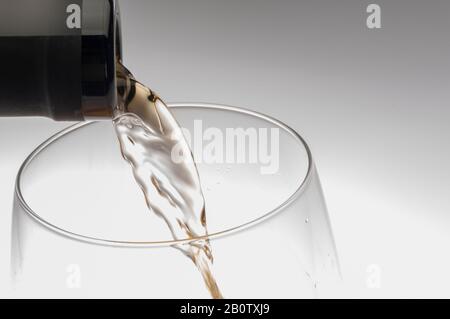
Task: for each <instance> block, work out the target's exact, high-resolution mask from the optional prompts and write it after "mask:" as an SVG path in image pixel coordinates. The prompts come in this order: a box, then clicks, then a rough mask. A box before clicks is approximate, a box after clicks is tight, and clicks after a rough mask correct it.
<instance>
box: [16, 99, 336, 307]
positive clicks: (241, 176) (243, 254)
mask: <svg viewBox="0 0 450 319" xmlns="http://www.w3.org/2000/svg"><path fill="white" fill-rule="evenodd" d="M170 107H171V110H172V112H173V114H174V116H175V118H176V119H177V121H178V122H179V124H180V126H181V127H182V128H183V131H184V134H185V136H186V139H187V140H188V141H189V143H190V144H191V150H192V153H193V155H194V158H195V161H196V163H197V168H198V172H199V176H200V180H201V185H202V189H203V193H204V197H205V202H206V216H207V227H208V237H207V239H208V240H209V241H210V244H211V247H212V254H213V257H214V269H213V270H214V275H215V277H216V280H217V282H218V284H219V287H220V289H221V291H222V293H223V295H224V297H225V298H314V297H324V296H330V294H333V293H335V292H336V289H339V288H338V287H339V284H340V275H339V266H338V260H337V254H336V249H335V244H334V240H333V236H332V232H331V227H330V222H329V219H328V213H327V209H326V205H325V201H324V197H323V194H322V191H321V186H320V182H319V178H318V175H317V171H316V168H315V165H314V162H313V159H312V156H311V152H310V150H309V147H308V146H307V144H306V143H305V141H304V140H303V139H302V138H301V137H300V136H299V135H298V134H297V133H296V132H295V131H293V130H292V129H291V128H289V127H288V126H286V125H285V124H283V123H281V122H279V121H277V120H275V119H273V118H270V117H268V116H265V115H262V114H259V113H255V112H252V111H249V110H245V109H241V108H235V107H229V106H222V105H211V104H189V103H184V104H174V105H170ZM204 239H205V238H194V239H185V240H178V241H174V240H173V239H172V237H171V235H170V232H169V231H168V229H167V227H166V225H165V224H164V223H163V222H162V220H161V219H159V218H157V217H156V216H155V215H154V214H151V213H150V212H149V211H148V208H147V206H146V204H145V201H144V198H143V195H142V193H141V191H140V190H139V187H138V186H137V184H136V183H135V181H134V180H133V176H132V173H131V170H130V167H129V165H128V164H127V163H126V162H125V161H124V160H123V159H122V157H121V155H120V149H119V144H118V141H117V137H116V136H115V133H114V129H113V126H112V123H111V122H110V121H100V122H86V123H79V124H76V125H74V126H71V127H69V128H67V129H65V130H63V131H62V132H60V133H58V134H56V135H55V136H53V137H51V138H50V139H48V140H47V141H46V142H44V143H43V144H42V145H40V146H39V147H38V148H37V149H36V150H35V151H34V152H33V153H31V155H30V156H29V157H28V158H27V159H26V161H25V162H24V164H23V165H22V167H21V169H20V171H19V173H18V176H17V183H16V191H15V198H14V208H13V240H12V272H13V282H14V292H15V295H16V296H17V297H40V298H47V297H49V298H54V297H57V298H86V297H87V298H90V297H94V298H95V297H101V298H109V297H111V298H116V297H118V298H119V297H120V298H208V297H209V294H208V291H207V289H206V287H205V285H204V283H203V281H202V279H201V275H200V274H199V272H198V270H197V269H196V268H195V267H194V265H193V263H192V262H191V261H190V260H189V259H188V258H186V256H184V255H183V254H182V253H181V252H180V251H179V250H177V249H175V248H174V245H187V244H195V241H196V240H204Z"/></svg>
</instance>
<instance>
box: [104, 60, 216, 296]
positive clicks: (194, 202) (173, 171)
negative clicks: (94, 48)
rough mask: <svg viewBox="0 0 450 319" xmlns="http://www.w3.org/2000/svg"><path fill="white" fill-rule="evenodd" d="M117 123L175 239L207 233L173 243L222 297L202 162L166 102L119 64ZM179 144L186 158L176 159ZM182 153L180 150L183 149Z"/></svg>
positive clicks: (127, 153)
mask: <svg viewBox="0 0 450 319" xmlns="http://www.w3.org/2000/svg"><path fill="white" fill-rule="evenodd" d="M117 79H118V87H117V90H118V98H119V101H118V105H117V108H116V109H115V111H114V121H113V123H114V127H115V130H116V133H117V137H118V139H119V143H120V147H121V151H122V155H123V157H124V158H125V160H126V161H128V163H129V164H130V165H131V168H132V171H133V175H134V178H135V180H136V182H137V184H138V185H139V187H140V188H141V189H142V191H143V193H144V197H145V201H146V204H147V206H148V208H149V210H150V211H151V212H152V213H154V214H156V215H157V216H159V217H160V218H162V219H163V220H164V222H165V224H166V225H167V227H168V228H169V230H170V232H171V234H172V236H173V239H174V240H185V239H194V238H199V237H200V238H203V239H200V240H195V241H192V242H190V243H179V244H175V245H174V247H175V248H176V249H178V250H180V251H181V252H182V253H184V254H185V255H186V256H187V257H189V258H190V259H191V260H192V261H193V262H194V264H195V266H196V267H197V268H198V270H199V271H200V273H201V275H202V277H203V279H204V282H205V284H206V286H207V288H208V290H209V292H210V294H211V296H212V297H213V298H222V294H221V292H220V290H219V287H218V285H217V282H216V279H215V278H214V275H213V272H212V265H213V255H212V251H211V245H210V243H209V241H208V239H207V238H206V236H207V235H208V231H207V223H206V212H205V200H204V197H203V192H202V189H201V185H200V178H199V175H198V171H197V167H196V165H195V162H194V160H193V157H192V152H191V150H190V148H189V145H188V143H187V142H186V140H185V138H184V136H183V133H182V130H181V128H180V127H179V125H178V123H177V121H176V120H175V118H174V117H173V115H172V113H171V112H170V110H169V108H168V107H167V106H166V104H165V103H164V102H163V101H162V100H161V99H160V98H159V97H158V96H157V95H155V94H154V93H153V91H152V90H150V89H149V88H147V87H146V86H144V85H142V84H141V83H139V82H138V81H136V80H135V79H134V77H133V76H132V74H131V73H130V72H129V71H128V70H127V69H126V68H125V67H123V66H122V65H121V64H119V65H118V74H117ZM175 146H177V149H178V150H179V151H181V153H182V154H181V156H183V157H184V160H183V161H174V160H173V159H172V150H173V149H174V147H175ZM178 155H180V154H178Z"/></svg>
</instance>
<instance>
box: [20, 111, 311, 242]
mask: <svg viewBox="0 0 450 319" xmlns="http://www.w3.org/2000/svg"><path fill="white" fill-rule="evenodd" d="M168 107H169V108H171V109H182V108H197V109H212V110H225V111H230V112H235V113H240V114H246V115H250V116H253V117H256V118H258V119H261V120H264V121H267V122H269V123H272V124H274V125H276V126H278V127H280V128H281V129H283V130H284V131H285V132H287V133H289V135H291V137H293V138H294V139H295V140H296V141H297V142H299V144H301V145H302V146H303V147H304V148H305V151H306V154H307V157H308V163H307V165H308V167H307V171H306V175H305V177H304V178H303V180H302V181H301V183H300V184H299V186H298V187H297V189H296V190H295V191H294V192H293V193H292V194H291V195H290V196H289V197H288V198H287V199H286V200H285V201H284V202H282V203H281V204H279V205H278V206H277V207H276V208H274V209H272V210H270V211H268V212H266V213H264V214H263V215H261V216H259V217H257V218H254V219H252V220H250V221H248V222H245V223H243V224H240V225H238V226H233V227H229V228H227V229H225V230H220V231H216V232H214V233H211V234H207V235H204V236H199V237H193V238H186V239H181V240H163V241H150V242H146V241H115V240H108V239H102V238H95V237H90V236H85V235H81V234H78V233H74V232H71V231H69V230H67V229H64V228H61V227H58V226H57V225H54V224H52V223H50V222H48V221H47V220H45V218H43V217H41V216H40V215H39V214H38V213H37V212H35V211H34V210H33V209H32V208H31V207H30V206H29V205H28V204H27V201H26V200H25V198H24V196H23V194H22V191H21V182H22V175H23V172H24V171H25V170H26V169H27V167H28V165H29V164H30V163H31V162H32V161H33V160H34V159H35V157H36V156H37V155H38V154H39V153H41V152H43V151H45V149H46V148H47V147H48V146H50V145H52V144H53V143H54V142H55V141H57V140H58V139H60V138H61V137H63V136H65V135H68V134H70V133H72V132H73V131H76V130H78V129H81V128H82V127H85V126H88V125H93V124H95V123H97V122H99V121H85V122H79V123H76V124H73V125H71V126H69V127H67V128H65V129H63V130H61V131H59V132H58V133H56V134H54V135H52V136H51V137H49V138H48V139H47V140H45V141H44V142H43V143H41V144H40V145H39V146H38V147H36V148H35V149H34V151H33V152H31V154H30V155H28V157H27V158H26V159H25V160H24V162H23V163H22V165H21V166H20V168H19V171H18V173H17V177H16V184H15V190H14V192H15V195H16V196H17V198H18V200H19V203H20V206H21V207H22V208H23V209H24V210H25V212H26V213H27V214H28V215H29V216H30V217H32V219H34V220H35V221H36V222H38V223H39V224H41V225H42V226H43V227H45V228H47V229H49V230H51V231H53V232H55V233H57V234H58V235H62V236H65V237H68V238H69V239H73V240H76V241H81V242H84V243H88V244H95V245H102V246H114V247H125V248H148V247H162V246H173V245H180V244H188V243H192V242H195V241H199V240H210V239H216V238H219V237H224V236H227V235H231V234H234V233H236V232H240V231H243V230H245V229H247V228H250V227H253V226H256V225H258V224H260V223H262V222H264V221H266V220H267V219H269V218H271V217H273V216H275V215H277V214H278V213H280V212H282V211H283V210H284V209H285V208H286V207H288V206H289V205H290V204H291V203H293V202H294V201H295V200H296V199H297V198H298V197H300V196H301V194H302V193H303V191H304V189H305V188H306V186H307V185H308V184H309V181H310V180H311V178H312V172H313V168H314V161H313V159H312V154H311V150H310V148H309V146H308V144H307V143H306V141H305V140H304V139H303V137H301V136H300V134H299V133H297V132H296V131H295V130H294V129H292V128H291V127H290V126H288V125H286V124H284V123H283V122H281V121H279V120H277V119H275V118H273V117H270V116H268V115H265V114H262V113H259V112H255V111H251V110H248V109H245V108H241V107H234V106H228V105H221V104H212V103H169V104H168Z"/></svg>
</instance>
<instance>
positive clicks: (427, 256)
mask: <svg viewBox="0 0 450 319" xmlns="http://www.w3.org/2000/svg"><path fill="white" fill-rule="evenodd" d="M370 3H377V4H379V5H380V6H381V10H382V14H381V18H382V28H381V29H379V30H370V29H368V28H367V27H366V24H365V22H366V17H367V15H368V14H367V13H366V7H367V5H368V4H370ZM121 13H122V27H123V45H124V59H125V64H126V65H127V66H128V67H129V68H130V70H132V71H133V73H134V74H135V76H136V77H137V78H139V79H140V80H141V81H142V82H144V83H146V84H148V85H149V86H151V87H152V88H154V90H155V91H157V92H159V94H160V95H161V96H162V97H164V98H165V99H166V100H167V101H169V102H181V101H183V102H217V103H221V104H229V105H234V106H241V107H246V108H250V109H252V110H256V111H260V112H263V113H266V114H268V115H271V116H273V117H276V118H278V119H280V120H282V121H284V122H285V123H287V124H288V125H290V126H292V127H293V128H294V129H296V130H297V131H298V132H299V133H301V134H302V135H303V136H304V137H305V139H306V140H307V141H308V143H309V144H310V146H311V149H312V152H313V154H314V157H315V161H316V163H317V166H318V169H319V174H320V176H321V180H322V185H323V188H324V193H325V196H326V199H327V203H328V207H329V214H330V218H331V222H332V226H333V230H334V234H335V239H336V244H337V247H338V253H339V256H340V261H341V266H342V272H343V276H344V280H345V281H344V282H345V289H344V291H343V292H342V297H450V288H449V287H450V275H449V273H448V272H449V269H450V250H449V244H450V232H449V229H450V169H449V167H448V165H449V163H450V150H449V148H450V147H449V146H450V142H449V137H450V126H449V125H448V123H449V119H450V107H449V100H450V99H449V98H450V89H449V84H450V61H449V59H450V37H449V35H448V33H449V30H450V19H449V16H450V1H446V0H432V1H431V0H429V1H424V0H422V1H416V0H390V1H381V0H378V1H365V0H339V1H336V0H334V1H332V0H326V1H325V0H314V1H313V0H310V1H300V0H296V1H294V0H278V1H274V0H271V1H268V0H239V1H238V0H226V1H225V0H220V1H219V0H183V1H182V0H177V1H175V0H151V1H149V0H145V1H144V0H122V1H121ZM67 125H68V123H54V122H52V121H50V120H46V119H0V149H1V152H0V211H1V213H0V227H1V229H0V259H1V260H2V261H4V262H1V263H0V296H1V297H7V296H8V289H7V288H6V287H7V286H6V283H7V278H8V262H7V261H8V259H9V237H10V234H9V232H10V214H11V207H12V198H13V188H14V179H15V174H16V172H17V170H18V168H19V166H20V164H21V162H22V161H23V160H24V159H25V157H26V156H27V155H28V154H29V153H30V152H31V151H32V150H33V149H34V147H35V146H37V145H38V144H39V143H40V142H42V141H43V140H44V139H45V138H47V137H48V136H49V135H51V134H52V133H53V132H56V131H58V130H60V129H62V128H63V127H66V126H67ZM371 265H375V266H376V267H375V268H376V269H379V271H380V273H379V275H380V281H379V282H380V285H379V287H378V288H371V285H368V284H367V283H368V281H369V282H370V280H371V279H373V275H374V273H373V272H371V270H372V269H373V267H371ZM375 275H376V274H375Z"/></svg>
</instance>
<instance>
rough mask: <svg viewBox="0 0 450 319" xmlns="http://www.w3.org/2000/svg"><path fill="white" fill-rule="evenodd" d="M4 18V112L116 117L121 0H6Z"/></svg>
mask: <svg viewBox="0 0 450 319" xmlns="http://www.w3.org/2000/svg"><path fill="white" fill-rule="evenodd" d="M24 8H26V10H25V9H24ZM78 9H79V13H80V15H79V18H80V20H79V21H77V14H78V13H77V10H78ZM0 21H1V22H0V63H1V67H0V69H1V73H0V116H45V117H50V118H53V119H55V120H71V121H73V120H76V121H81V120H85V119H91V118H111V117H112V108H113V107H114V106H115V104H116V103H117V94H116V77H115V74H116V61H118V60H120V59H121V50H120V24H119V12H118V8H117V5H116V1H113V0H84V1H83V0H78V1H76V0H39V1H36V0H15V1H4V2H2V3H0ZM77 22H80V23H79V24H78V25H77ZM78 26H79V28H78Z"/></svg>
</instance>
